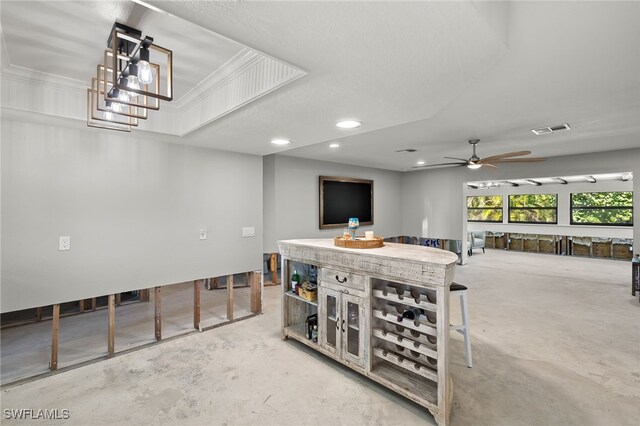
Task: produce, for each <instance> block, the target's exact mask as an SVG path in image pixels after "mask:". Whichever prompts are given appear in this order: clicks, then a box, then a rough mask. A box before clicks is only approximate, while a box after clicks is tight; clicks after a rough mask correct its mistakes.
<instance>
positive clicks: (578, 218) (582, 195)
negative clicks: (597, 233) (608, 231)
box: [571, 191, 633, 226]
mask: <svg viewBox="0 0 640 426" xmlns="http://www.w3.org/2000/svg"><path fill="white" fill-rule="evenodd" d="M571 224H572V225H608V226H633V192H632V191H626V192H620V191H617V192H578V193H575V194H571Z"/></svg>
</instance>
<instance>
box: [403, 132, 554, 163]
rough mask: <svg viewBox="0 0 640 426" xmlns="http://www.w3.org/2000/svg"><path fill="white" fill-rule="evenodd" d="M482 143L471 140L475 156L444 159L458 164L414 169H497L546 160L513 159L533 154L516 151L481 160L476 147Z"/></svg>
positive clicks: (541, 158) (539, 158)
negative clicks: (444, 167) (503, 164)
mask: <svg viewBox="0 0 640 426" xmlns="http://www.w3.org/2000/svg"><path fill="white" fill-rule="evenodd" d="M479 142H480V139H471V140H470V141H469V143H470V144H471V145H473V155H472V156H471V157H470V158H469V159H468V160H465V159H464V158H456V157H444V158H449V159H451V160H459V161H458V162H456V163H439V164H427V165H424V166H415V167H413V168H414V169H423V168H426V167H438V166H458V167H462V166H467V167H468V168H470V169H479V168H480V167H482V166H487V167H493V168H494V169H495V168H496V166H495V164H496V163H535V162H539V161H544V160H546V158H543V157H529V158H513V157H522V156H523V155H529V154H531V151H515V152H506V153H504V154H498V155H492V156H491V157H486V158H480V157H478V156H477V155H476V145H478V143H479Z"/></svg>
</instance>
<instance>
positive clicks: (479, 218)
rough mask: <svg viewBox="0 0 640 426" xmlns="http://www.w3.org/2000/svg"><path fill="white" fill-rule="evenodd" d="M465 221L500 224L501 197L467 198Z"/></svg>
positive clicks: (482, 196)
mask: <svg viewBox="0 0 640 426" xmlns="http://www.w3.org/2000/svg"><path fill="white" fill-rule="evenodd" d="M467 220H468V221H469V222H498V223H502V195H481V196H477V197H467Z"/></svg>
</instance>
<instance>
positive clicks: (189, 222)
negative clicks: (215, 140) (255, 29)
mask: <svg viewBox="0 0 640 426" xmlns="http://www.w3.org/2000/svg"><path fill="white" fill-rule="evenodd" d="M7 113H8V111H6V110H3V117H2V207H3V210H2V224H1V226H2V244H1V246H2V247H1V250H2V275H1V276H2V288H1V293H0V294H1V299H2V300H1V310H2V312H7V311H12V310H17V309H23V308H29V307H34V306H43V305H48V304H52V303H60V302H66V301H71V300H77V299H81V298H88V297H93V296H99V295H104V294H110V293H114V292H120V291H125V290H134V289H140V288H146V287H151V286H157V285H165V284H171V283H177V282H182V281H188V280H193V279H197V278H204V277H212V276H218V275H226V274H230V273H234V272H243V271H249V270H255V269H261V267H262V220H263V215H262V158H261V157H258V156H251V155H244V154H233V153H227V152H220V151H215V150H209V149H202V148H193V147H186V146H182V145H178V144H176V143H167V142H163V140H167V138H166V137H164V136H158V135H154V134H150V133H145V132H136V131H135V130H134V132H132V133H131V134H123V133H119V132H113V131H106V130H96V129H89V128H87V127H86V126H84V125H83V124H77V123H76V122H72V121H68V120H62V119H56V120H55V121H52V120H47V119H45V121H44V122H40V123H35V122H33V119H34V118H37V117H36V116H32V115H26V116H25V115H21V114H16V113H10V114H7ZM7 115H9V116H7ZM174 142H175V141H174ZM243 226H254V227H255V228H256V236H255V237H253V238H242V227H243ZM201 227H206V228H207V230H208V239H207V240H200V239H199V230H200V228H201ZM62 235H69V236H71V250H70V251H59V250H58V237H59V236H62Z"/></svg>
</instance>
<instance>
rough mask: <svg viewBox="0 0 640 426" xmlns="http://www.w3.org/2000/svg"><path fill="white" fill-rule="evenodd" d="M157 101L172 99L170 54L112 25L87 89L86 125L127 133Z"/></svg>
mask: <svg viewBox="0 0 640 426" xmlns="http://www.w3.org/2000/svg"><path fill="white" fill-rule="evenodd" d="M160 100H164V101H171V100H173V52H172V51H171V50H169V49H166V48H164V47H162V46H159V45H157V44H155V43H154V41H153V38H152V37H149V36H143V34H142V32H141V31H140V30H137V29H135V28H132V27H129V26H127V25H124V24H121V23H119V22H115V23H114V24H113V27H112V29H111V32H110V33H109V38H108V40H107V49H105V51H104V55H103V63H102V64H98V66H97V72H96V76H95V77H94V78H92V80H91V87H89V88H88V89H87V126H89V127H98V128H103V129H109V130H120V131H125V132H129V131H131V127H132V126H137V125H138V120H140V119H143V120H144V119H147V117H148V112H149V111H153V110H158V109H160Z"/></svg>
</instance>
